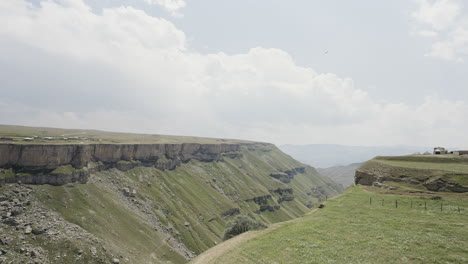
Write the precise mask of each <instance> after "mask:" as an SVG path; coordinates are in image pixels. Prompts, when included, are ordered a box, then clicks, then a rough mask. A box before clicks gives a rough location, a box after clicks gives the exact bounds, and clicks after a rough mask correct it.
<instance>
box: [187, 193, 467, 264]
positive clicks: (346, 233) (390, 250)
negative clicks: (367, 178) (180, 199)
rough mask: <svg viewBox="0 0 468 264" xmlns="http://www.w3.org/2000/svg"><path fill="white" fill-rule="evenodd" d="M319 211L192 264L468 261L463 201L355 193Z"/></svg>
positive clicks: (217, 250) (248, 237) (233, 243)
mask: <svg viewBox="0 0 468 264" xmlns="http://www.w3.org/2000/svg"><path fill="white" fill-rule="evenodd" d="M368 188H370V189H372V188H375V187H368ZM439 198H440V197H439ZM369 201H371V202H372V203H371V204H370V203H369ZM396 203H397V207H396V206H395V204H396ZM324 204H325V207H324V208H323V209H317V210H316V211H315V212H313V213H311V214H308V215H306V216H304V217H302V218H299V219H296V220H292V221H289V222H285V223H279V224H276V225H274V226H272V227H271V228H268V229H266V230H261V231H253V232H248V233H245V234H242V235H240V236H238V237H236V238H233V239H231V240H232V241H231V240H228V241H226V242H225V243H223V244H220V245H218V246H216V247H214V248H212V249H210V250H208V251H207V252H205V253H203V254H202V255H201V256H199V257H198V258H196V259H195V260H194V261H193V263H194V264H201V263H203V264H209V263H225V264H229V263H233V264H234V263H421V264H422V263H466V262H467V261H468V225H467V224H468V222H467V220H466V219H467V217H468V197H466V196H465V197H464V198H461V197H451V196H444V197H443V198H441V199H431V197H424V196H421V197H418V196H404V195H382V194H375V193H370V192H369V191H367V190H365V189H364V188H363V187H362V186H355V187H351V188H348V189H347V190H346V191H345V193H344V194H343V195H340V196H339V197H337V198H335V199H332V200H329V201H326V202H325V203H324ZM441 204H442V208H443V211H441V210H440V208H441ZM424 205H426V207H425V206H424Z"/></svg>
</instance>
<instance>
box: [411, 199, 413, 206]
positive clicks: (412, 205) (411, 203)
mask: <svg viewBox="0 0 468 264" xmlns="http://www.w3.org/2000/svg"><path fill="white" fill-rule="evenodd" d="M411 208H413V200H411Z"/></svg>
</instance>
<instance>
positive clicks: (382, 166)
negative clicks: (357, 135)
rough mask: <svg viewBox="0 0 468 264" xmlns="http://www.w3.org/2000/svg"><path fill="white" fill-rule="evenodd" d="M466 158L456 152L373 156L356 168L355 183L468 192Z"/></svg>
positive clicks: (397, 187)
mask: <svg viewBox="0 0 468 264" xmlns="http://www.w3.org/2000/svg"><path fill="white" fill-rule="evenodd" d="M467 179H468V159H466V158H465V157H456V156H449V155H447V156H440V157H437V156H424V155H410V156H395V157H376V158H374V159H372V160H370V161H368V162H366V163H364V164H363V165H362V166H361V167H359V168H358V169H357V170H356V174H355V177H354V180H355V183H356V184H360V185H367V186H375V187H379V188H383V189H389V190H400V191H409V192H428V191H429V192H457V193H463V192H468V184H467Z"/></svg>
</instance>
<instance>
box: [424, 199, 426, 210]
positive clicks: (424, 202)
mask: <svg viewBox="0 0 468 264" xmlns="http://www.w3.org/2000/svg"><path fill="white" fill-rule="evenodd" d="M424 210H427V203H426V200H424Z"/></svg>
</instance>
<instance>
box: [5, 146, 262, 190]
mask: <svg viewBox="0 0 468 264" xmlns="http://www.w3.org/2000/svg"><path fill="white" fill-rule="evenodd" d="M259 144H260V143H259ZM240 148H241V144H197V143H182V144H83V145H78V144H68V145H65V144H64V145H53V144H43V145H38V144H31V145H27V144H0V168H2V169H4V170H5V169H6V170H11V172H12V173H10V174H9V176H8V177H1V178H0V183H1V182H3V183H7V182H16V181H22V182H23V183H30V184H53V185H62V184H66V183H69V182H79V183H86V182H87V178H88V175H89V174H90V173H92V172H95V171H98V170H102V169H109V168H113V167H115V168H118V169H121V170H124V171H125V170H130V169H133V168H135V167H138V166H145V167H151V166H154V167H156V168H157V169H160V170H172V169H175V168H176V167H178V166H179V165H180V164H181V163H186V162H189V161H190V160H192V159H194V160H198V161H204V162H210V161H217V160H222V159H223V157H224V155H223V154H226V156H227V157H231V158H238V157H242V155H241V154H240V153H239V150H240ZM70 165H71V166H70ZM66 166H69V167H68V168H67V169H63V167H66ZM56 170H58V171H59V172H57V171H56Z"/></svg>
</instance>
